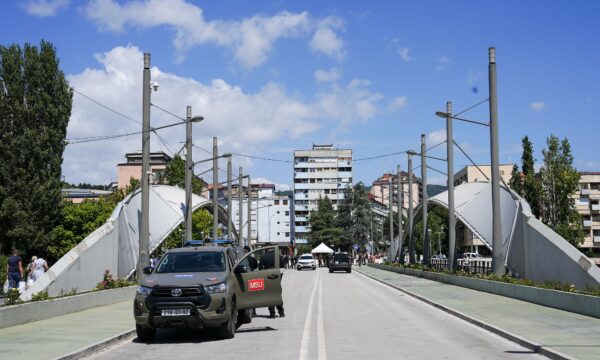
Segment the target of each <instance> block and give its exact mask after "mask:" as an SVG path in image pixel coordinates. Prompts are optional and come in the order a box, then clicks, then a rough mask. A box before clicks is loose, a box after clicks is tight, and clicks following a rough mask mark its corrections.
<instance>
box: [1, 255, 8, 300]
mask: <svg viewBox="0 0 600 360" xmlns="http://www.w3.org/2000/svg"><path fill="white" fill-rule="evenodd" d="M7 260H8V256H6V255H1V254H0V292H4V283H5V282H6V261H7Z"/></svg>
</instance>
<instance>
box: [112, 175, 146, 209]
mask: <svg viewBox="0 0 600 360" xmlns="http://www.w3.org/2000/svg"><path fill="white" fill-rule="evenodd" d="M138 186H140V181H139V180H138V179H135V178H133V177H130V178H129V185H127V186H125V188H122V189H117V191H115V192H114V193H113V194H112V196H111V197H110V201H111V202H113V203H114V204H115V205H116V204H118V203H120V202H121V201H123V200H124V199H125V197H127V195H129V194H131V193H132V192H134V191H135V189H137V188H138Z"/></svg>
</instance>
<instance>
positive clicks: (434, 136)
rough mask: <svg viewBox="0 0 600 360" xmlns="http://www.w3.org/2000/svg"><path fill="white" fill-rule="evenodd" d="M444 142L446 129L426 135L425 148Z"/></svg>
mask: <svg viewBox="0 0 600 360" xmlns="http://www.w3.org/2000/svg"><path fill="white" fill-rule="evenodd" d="M443 141H446V129H439V130H436V131H434V132H431V133H429V135H427V147H429V146H431V145H436V144H439V143H441V142H443Z"/></svg>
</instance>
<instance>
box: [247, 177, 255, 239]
mask: <svg viewBox="0 0 600 360" xmlns="http://www.w3.org/2000/svg"><path fill="white" fill-rule="evenodd" d="M257 211H258V210H257ZM257 225H258V222H257ZM246 241H247V242H248V243H247V245H248V246H250V247H252V181H251V179H250V175H248V240H246Z"/></svg>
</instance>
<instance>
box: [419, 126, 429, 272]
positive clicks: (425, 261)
mask: <svg viewBox="0 0 600 360" xmlns="http://www.w3.org/2000/svg"><path fill="white" fill-rule="evenodd" d="M426 156H427V150H426V145H425V134H421V179H422V180H421V181H423V196H422V197H421V199H422V205H421V206H422V208H423V265H425V266H429V263H430V258H431V254H430V252H429V231H427V230H428V228H427V157H426Z"/></svg>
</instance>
